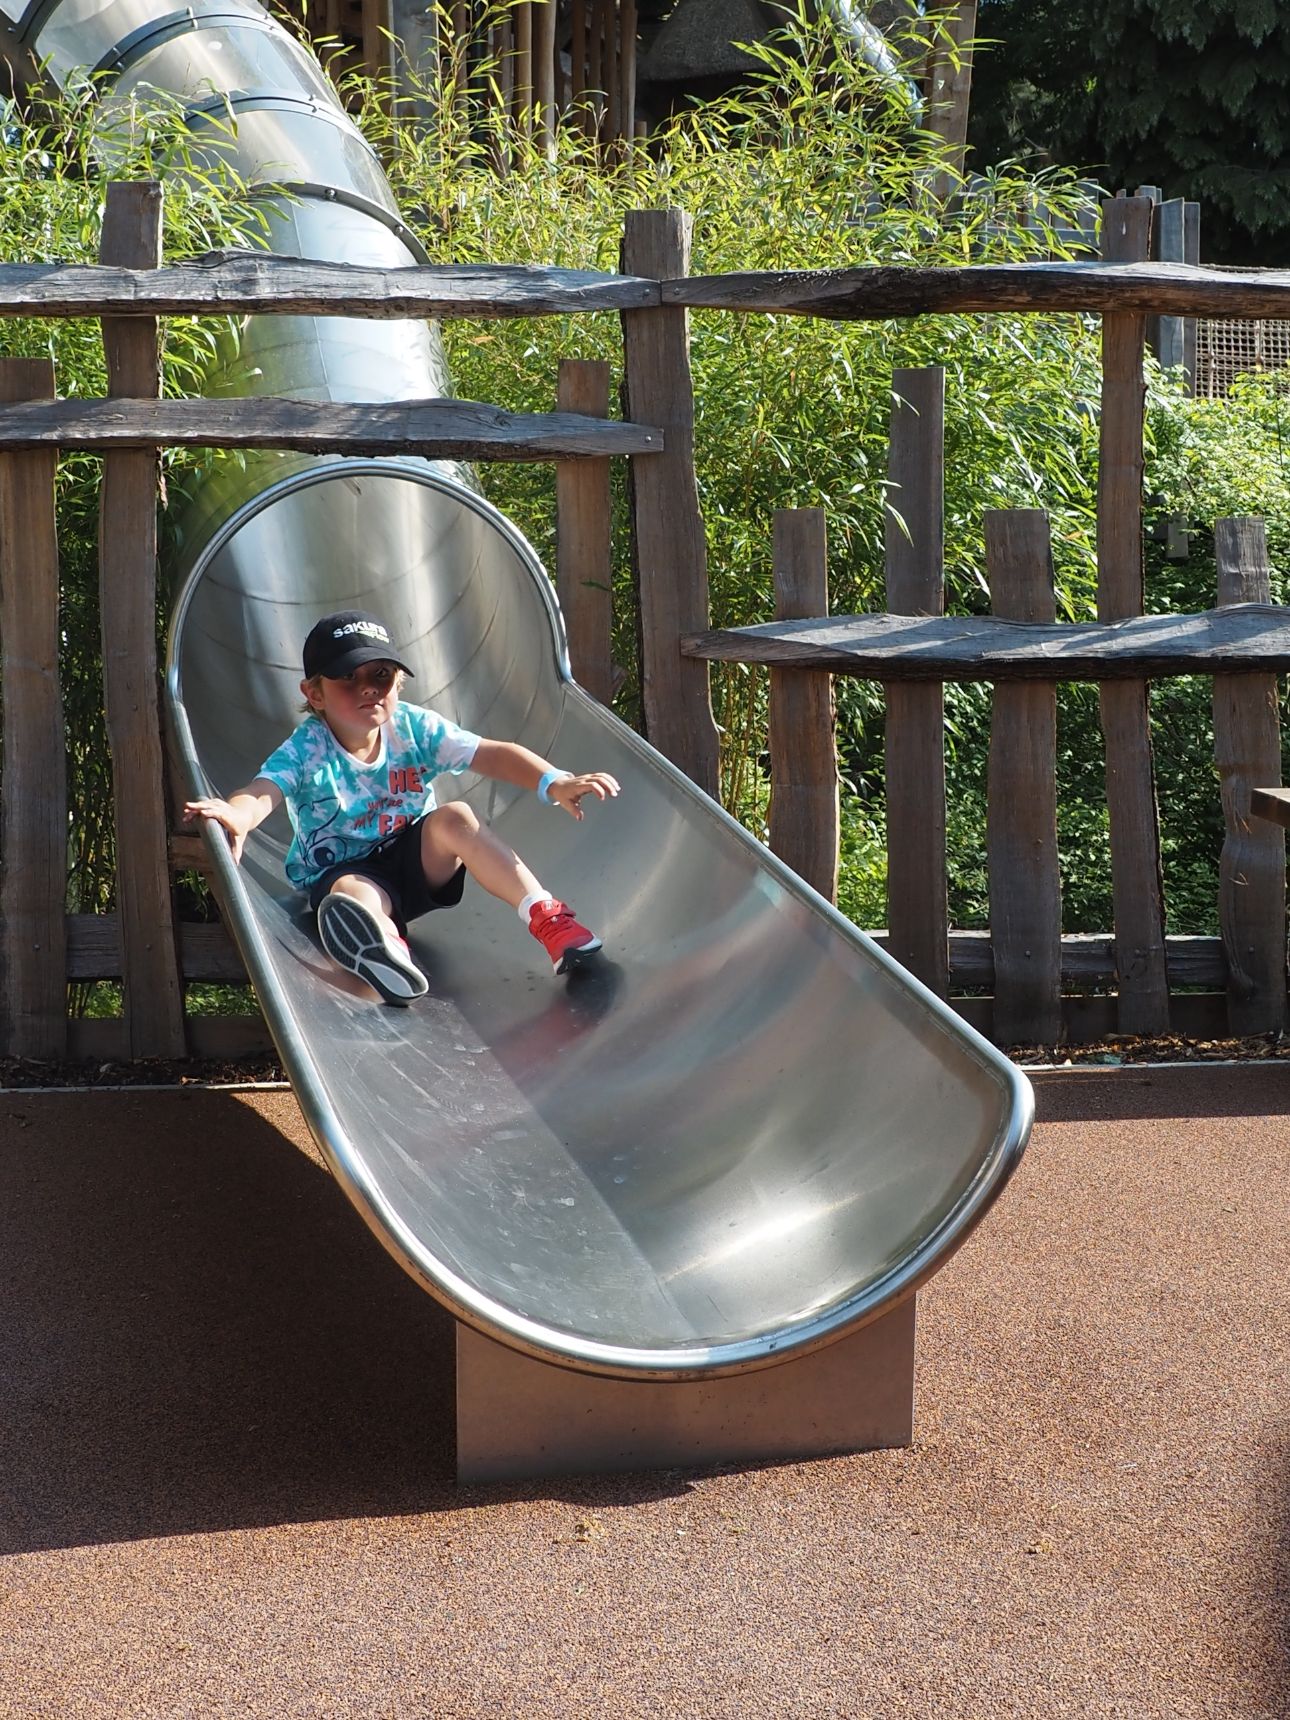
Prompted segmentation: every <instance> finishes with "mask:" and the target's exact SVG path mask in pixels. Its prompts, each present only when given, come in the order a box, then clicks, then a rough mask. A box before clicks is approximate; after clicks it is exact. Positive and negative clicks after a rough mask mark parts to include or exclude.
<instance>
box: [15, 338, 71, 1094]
mask: <svg viewBox="0 0 1290 1720" xmlns="http://www.w3.org/2000/svg"><path fill="white" fill-rule="evenodd" d="M53 397H54V367H53V365H52V364H51V363H50V362H49V360H48V359H44V358H6V359H0V407H3V406H4V405H6V404H8V403H11V402H14V401H19V400H52V399H53ZM57 459H58V456H57V455H56V454H54V453H45V452H43V451H40V452H31V453H22V454H0V706H2V709H3V721H4V779H3V795H2V797H0V859H3V870H2V871H0V971H2V975H3V991H2V993H0V998H2V1001H0V1012H2V1019H3V1022H4V1037H3V1049H4V1051H5V1053H6V1054H7V1055H8V1056H11V1057H34V1058H40V1059H42V1060H47V1061H55V1060H57V1059H58V1058H61V1057H63V1056H65V1055H66V1053H67V752H66V742H65V739H64V731H63V697H62V689H61V684H60V681H59V673H58V636H59V627H58V533H57V528H56V526H55V521H54V475H55V470H56V466H57Z"/></svg>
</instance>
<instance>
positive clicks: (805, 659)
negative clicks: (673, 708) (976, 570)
mask: <svg viewBox="0 0 1290 1720" xmlns="http://www.w3.org/2000/svg"><path fill="white" fill-rule="evenodd" d="M681 648H682V650H683V651H684V652H685V654H686V655H687V656H693V657H702V658H704V659H705V660H706V661H708V662H724V663H766V664H769V665H771V666H772V667H774V668H793V667H797V668H801V669H829V670H831V671H832V672H833V673H834V674H835V675H859V676H861V677H863V678H866V679H868V680H874V681H896V680H908V681H929V680H931V681H1025V680H1041V681H1115V680H1122V679H1124V678H1126V677H1129V678H1135V679H1141V678H1143V677H1145V676H1151V677H1153V678H1157V677H1164V676H1170V675H1196V674H1211V675H1212V674H1214V673H1216V672H1219V671H1222V672H1225V673H1228V674H1244V673H1250V672H1255V671H1268V670H1271V671H1281V672H1284V671H1285V670H1286V668H1287V667H1288V666H1290V608H1284V607H1282V606H1281V605H1279V604H1267V603H1264V604H1246V605H1243V606H1241V607H1240V608H1233V609H1211V610H1207V611H1205V613H1204V614H1201V615H1140V616H1133V617H1131V618H1130V619H1128V620H1127V621H1118V622H1114V623H1112V624H1109V625H1103V624H1102V623H1100V622H1096V621H1079V622H1056V623H1054V624H1053V625H1052V626H1046V625H1039V624H1037V623H1031V624H1027V623H1025V622H1018V621H1011V620H1007V619H1006V618H1004V617H997V616H986V615H953V616H945V617H932V616H927V617H924V616H912V615H886V614H884V615H839V616H834V617H833V618H832V619H831V620H819V621H796V622H793V621H782V622H781V621H773V622H762V623H761V624H759V625H758V626H755V627H726V628H719V629H715V630H713V631H712V632H708V633H687V634H686V635H685V636H684V637H683V639H682V642H681Z"/></svg>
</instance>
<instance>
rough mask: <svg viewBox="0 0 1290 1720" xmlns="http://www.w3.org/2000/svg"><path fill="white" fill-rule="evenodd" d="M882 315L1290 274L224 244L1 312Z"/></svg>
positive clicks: (1263, 290)
mask: <svg viewBox="0 0 1290 1720" xmlns="http://www.w3.org/2000/svg"><path fill="white" fill-rule="evenodd" d="M659 305H664V306H669V307H688V308H690V309H696V310H698V309H711V310H740V311H758V312H780V313H784V314H788V315H798V316H821V317H830V318H837V319H842V320H848V319H859V320H862V321H863V320H881V319H885V318H888V317H907V316H924V315H929V314H933V315H934V314H938V313H950V312H959V311H981V312H992V311H997V312H1003V311H1022V312H1025V311H1036V312H1043V313H1052V312H1063V311H1069V312H1080V311H1091V312H1097V313H1105V312H1108V311H1109V312H1116V311H1120V312H1124V313H1128V314H1137V315H1151V314H1155V315H1166V316H1168V315H1172V316H1185V317H1197V316H1213V317H1250V318H1256V319H1257V318H1261V317H1286V316H1290V270H1287V269H1244V270H1242V269H1214V268H1201V267H1199V266H1196V265H1188V264H1184V263H1164V262H1160V263H1120V264H1115V263H1105V262H1083V263H1047V262H1045V263H975V264H967V265H965V266H963V267H960V268H919V267H910V266H904V265H891V266H881V267H866V268H856V269H776V270H764V271H749V272H744V273H734V274H724V275H699V276H692V277H688V278H683V279H673V280H663V281H660V280H657V279H650V278H646V277H642V276H632V275H626V274H612V275H607V274H599V273H597V272H595V271H593V270H577V269H548V268H540V267H526V266H519V265H517V266H513V267H509V266H503V265H498V264H492V263H480V264H471V265H466V266H462V267H441V266H421V267H409V268H400V269H377V268H368V267H365V266H362V265H359V264H350V263H321V262H311V261H307V260H304V259H301V258H295V257H276V256H272V255H270V254H268V253H264V252H258V251H248V252H241V251H238V252H225V251H214V252H211V253H210V254H209V256H207V257H204V258H200V259H198V260H196V261H194V262H191V263H176V264H172V265H170V266H168V267H166V268H163V269H158V270H156V271H155V273H154V272H152V271H144V270H136V269H110V268H105V267H103V266H101V265H99V264H83V263H6V264H4V265H0V316H33V315H40V316H51V317H69V316H70V317H87V316H112V315H125V314H127V312H128V313H129V314H131V315H139V316H188V315H221V314H229V315H250V314H252V313H266V314H268V313H273V312H277V313H279V314H281V315H284V316H340V317H349V316H369V317H373V318H375V319H385V320H390V319H393V320H398V319H403V318H409V317H480V318H498V317H532V316H570V315H574V314H576V313H578V312H581V311H614V310H617V311H621V310H625V309H632V310H635V309H646V308H649V307H651V306H659Z"/></svg>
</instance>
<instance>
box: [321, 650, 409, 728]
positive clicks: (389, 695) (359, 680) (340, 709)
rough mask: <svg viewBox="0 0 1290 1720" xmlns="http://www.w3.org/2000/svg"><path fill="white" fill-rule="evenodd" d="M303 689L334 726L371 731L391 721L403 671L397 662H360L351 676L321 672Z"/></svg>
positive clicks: (326, 719)
mask: <svg viewBox="0 0 1290 1720" xmlns="http://www.w3.org/2000/svg"><path fill="white" fill-rule="evenodd" d="M300 690H301V692H302V693H303V694H304V695H305V697H306V698H307V699H308V701H309V703H310V704H311V705H312V706H313V708H314V710H315V711H317V713H318V715H319V716H320V717H322V718H323V719H324V720H325V721H326V722H328V723H329V724H330V725H331V727H332V728H333V729H337V730H339V731H344V732H347V733H351V732H352V733H359V732H368V731H370V730H371V729H374V728H379V727H380V725H381V724H382V723H384V722H388V721H389V719H390V717H392V716H393V714H394V707H395V705H396V704H397V703H398V697H399V671H398V669H397V667H396V666H395V665H394V664H393V663H385V662H381V663H360V665H359V666H358V668H357V669H355V670H354V671H353V673H352V674H349V675H340V676H337V677H335V678H333V677H331V676H329V675H320V676H319V677H318V679H317V680H316V681H302V682H301V683H300Z"/></svg>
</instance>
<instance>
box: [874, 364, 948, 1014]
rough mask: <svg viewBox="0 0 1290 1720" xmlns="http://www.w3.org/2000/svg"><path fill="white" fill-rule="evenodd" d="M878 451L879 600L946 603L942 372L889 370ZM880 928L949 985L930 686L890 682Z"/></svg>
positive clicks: (927, 611) (915, 607) (941, 704)
mask: <svg viewBox="0 0 1290 1720" xmlns="http://www.w3.org/2000/svg"><path fill="white" fill-rule="evenodd" d="M891 391H892V408H891V433H890V441H889V444H888V455H887V478H888V482H889V485H890V488H889V490H888V492H887V507H888V513H887V522H886V567H887V606H888V608H889V609H890V610H892V611H895V612H897V613H900V614H910V615H941V614H943V612H944V609H945V568H944V545H945V517H944V516H945V505H944V489H945V371H944V370H943V369H942V368H940V367H936V368H933V369H927V370H897V371H894V372H893V373H892V379H891ZM885 695H886V702H887V722H886V742H885V768H886V790H887V925H888V929H889V931H890V934H891V943H890V949H891V953H892V955H893V956H895V958H896V960H897V961H898V962H900V963H901V964H902V965H903V966H904V967H907V968H908V969H909V970H910V972H911V973H914V974H916V975H917V976H918V978H919V979H921V980H922V981H923V983H924V985H928V986H930V987H931V989H932V990H933V991H934V992H936V993H938V995H939V996H941V997H944V996H946V994H947V992H948V989H949V956H948V946H947V941H946V940H947V937H948V934H949V908H948V904H947V901H946V889H945V694H944V690H943V689H942V687H941V686H940V685H939V683H938V684H933V685H921V686H919V685H912V684H909V683H903V682H889V683H888V684H887V686H886V688H885Z"/></svg>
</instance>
